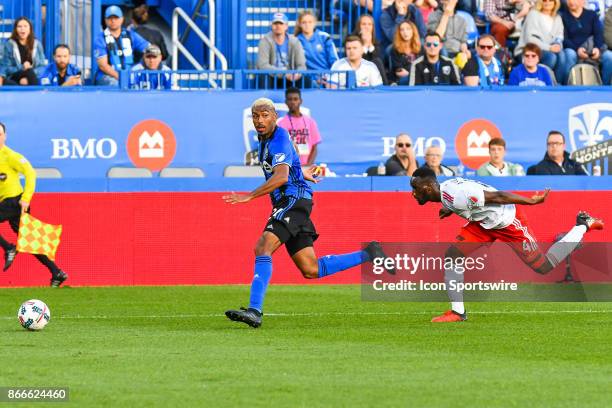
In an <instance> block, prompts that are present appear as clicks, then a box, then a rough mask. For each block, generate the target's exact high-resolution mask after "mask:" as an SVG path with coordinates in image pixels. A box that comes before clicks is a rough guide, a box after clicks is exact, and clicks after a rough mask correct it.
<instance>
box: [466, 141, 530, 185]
mask: <svg viewBox="0 0 612 408" xmlns="http://www.w3.org/2000/svg"><path fill="white" fill-rule="evenodd" d="M505 156H506V141H505V140H504V139H502V138H501V137H496V138H494V139H491V141H490V142H489V157H490V158H491V160H489V162H488V163H485V164H483V165H482V166H480V168H479V169H478V170H477V171H476V174H478V175H479V176H524V175H525V170H523V166H521V165H520V164H514V163H510V162H507V161H504V157H505Z"/></svg>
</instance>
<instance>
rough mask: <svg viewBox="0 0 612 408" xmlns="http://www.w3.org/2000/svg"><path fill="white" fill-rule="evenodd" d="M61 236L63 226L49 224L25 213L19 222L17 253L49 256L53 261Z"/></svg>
mask: <svg viewBox="0 0 612 408" xmlns="http://www.w3.org/2000/svg"><path fill="white" fill-rule="evenodd" d="M61 235H62V226H61V225H53V224H47V223H44V222H42V221H41V220H39V219H37V218H34V217H32V216H31V215H30V214H27V213H24V214H22V215H21V221H20V222H19V234H18V236H17V251H19V252H26V253H29V254H43V255H47V256H48V257H49V259H51V260H52V261H53V260H55V252H56V251H57V247H58V246H59V244H60V237H61Z"/></svg>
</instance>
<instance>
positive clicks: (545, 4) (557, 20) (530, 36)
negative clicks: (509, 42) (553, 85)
mask: <svg viewBox="0 0 612 408" xmlns="http://www.w3.org/2000/svg"><path fill="white" fill-rule="evenodd" d="M559 7H561V0H538V1H537V3H536V6H535V10H531V11H530V12H529V14H527V17H526V18H525V23H524V24H523V29H522V31H521V37H520V38H519V43H518V45H517V47H516V50H515V51H514V54H515V55H516V56H520V55H521V54H522V53H523V49H524V48H525V44H527V43H533V44H536V45H537V46H538V47H540V49H541V50H542V58H541V62H542V64H544V65H547V66H549V67H550V68H551V69H552V70H553V71H554V72H555V76H556V77H557V79H559V80H561V74H562V72H561V71H562V69H563V66H564V65H565V54H564V53H563V46H562V44H563V21H562V20H561V16H560V15H559V14H558V13H557V12H558V11H559Z"/></svg>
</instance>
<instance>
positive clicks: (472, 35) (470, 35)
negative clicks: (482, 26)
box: [457, 10, 479, 48]
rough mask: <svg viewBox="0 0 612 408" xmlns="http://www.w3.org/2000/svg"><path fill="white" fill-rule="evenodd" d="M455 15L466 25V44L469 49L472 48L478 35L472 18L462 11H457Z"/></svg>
mask: <svg viewBox="0 0 612 408" xmlns="http://www.w3.org/2000/svg"><path fill="white" fill-rule="evenodd" d="M457 15H458V16H461V18H463V19H464V20H465V22H466V23H467V44H468V47H469V48H474V44H475V43H476V39H477V38H478V35H479V34H478V27H477V26H476V21H474V17H472V15H471V14H470V13H468V12H466V11H462V10H457Z"/></svg>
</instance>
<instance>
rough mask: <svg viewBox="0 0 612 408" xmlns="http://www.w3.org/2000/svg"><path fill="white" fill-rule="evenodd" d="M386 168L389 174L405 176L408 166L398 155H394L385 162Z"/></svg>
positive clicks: (417, 163)
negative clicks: (405, 165) (403, 163)
mask: <svg viewBox="0 0 612 408" xmlns="http://www.w3.org/2000/svg"><path fill="white" fill-rule="evenodd" d="M416 166H417V168H418V167H419V162H418V161H417V162H416ZM385 170H386V174H387V176H405V175H406V170H408V169H407V168H406V167H404V166H403V165H402V162H401V161H400V160H399V159H398V158H397V155H395V154H394V155H393V156H391V157H389V160H387V162H386V163H385Z"/></svg>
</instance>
